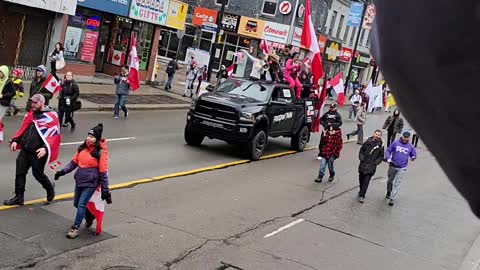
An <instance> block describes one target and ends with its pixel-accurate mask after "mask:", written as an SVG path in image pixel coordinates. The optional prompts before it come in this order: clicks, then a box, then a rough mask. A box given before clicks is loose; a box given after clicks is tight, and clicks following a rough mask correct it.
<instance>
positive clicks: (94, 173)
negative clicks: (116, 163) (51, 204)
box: [55, 123, 112, 239]
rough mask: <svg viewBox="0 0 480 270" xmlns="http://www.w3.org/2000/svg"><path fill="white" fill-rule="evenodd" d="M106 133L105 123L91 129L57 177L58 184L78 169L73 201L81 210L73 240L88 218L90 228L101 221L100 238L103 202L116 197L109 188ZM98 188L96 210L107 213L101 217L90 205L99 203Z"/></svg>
mask: <svg viewBox="0 0 480 270" xmlns="http://www.w3.org/2000/svg"><path fill="white" fill-rule="evenodd" d="M102 133H103V124H101V123H100V124H98V125H97V126H95V127H93V128H92V129H90V131H89V132H88V136H87V138H86V139H85V141H84V142H83V144H82V145H80V146H79V147H78V150H77V151H76V152H75V154H74V155H73V158H72V160H71V161H70V163H69V164H68V165H67V166H65V168H63V169H62V170H60V171H58V172H56V173H55V180H58V179H60V177H62V176H64V175H66V174H69V173H71V172H72V171H74V170H75V169H76V170H77V171H76V172H75V176H74V178H75V192H74V197H73V205H74V206H75V208H77V214H76V215H75V221H74V223H73V225H72V227H71V229H70V230H69V231H68V233H67V238H69V239H73V238H76V237H77V236H78V235H79V233H80V231H79V230H80V225H82V222H83V219H84V218H85V220H86V224H85V226H86V227H87V228H90V227H91V226H92V225H93V220H94V219H95V218H97V234H99V233H100V232H101V230H99V228H100V229H101V223H100V227H99V224H98V220H100V222H101V219H102V217H103V212H104V210H105V203H104V202H103V200H105V201H106V202H107V203H108V204H111V203H112V195H111V193H110V190H109V186H108V151H107V142H106V140H105V139H102ZM98 188H100V190H101V195H100V198H101V200H99V201H97V202H96V203H97V205H98V208H95V209H100V210H103V211H100V212H101V213H97V212H96V210H95V209H91V210H92V211H90V207H88V205H89V201H90V200H91V199H95V198H94V194H95V192H96V191H97V189H98ZM97 199H98V198H97ZM87 208H88V210H87ZM92 212H93V213H92ZM98 214H100V215H98Z"/></svg>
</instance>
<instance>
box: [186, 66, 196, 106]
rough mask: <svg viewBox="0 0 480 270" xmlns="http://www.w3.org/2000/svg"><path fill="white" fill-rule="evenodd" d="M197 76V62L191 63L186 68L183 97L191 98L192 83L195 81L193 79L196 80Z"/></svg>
mask: <svg viewBox="0 0 480 270" xmlns="http://www.w3.org/2000/svg"><path fill="white" fill-rule="evenodd" d="M197 74H198V67H197V62H193V63H192V64H191V65H189V66H188V71H187V78H186V81H185V92H184V93H183V97H187V96H189V97H193V82H194V81H195V78H197Z"/></svg>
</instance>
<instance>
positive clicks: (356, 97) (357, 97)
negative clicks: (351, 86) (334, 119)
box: [348, 90, 362, 120]
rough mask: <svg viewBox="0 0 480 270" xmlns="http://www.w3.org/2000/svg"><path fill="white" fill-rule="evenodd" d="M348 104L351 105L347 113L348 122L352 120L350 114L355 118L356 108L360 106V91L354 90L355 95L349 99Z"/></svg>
mask: <svg viewBox="0 0 480 270" xmlns="http://www.w3.org/2000/svg"><path fill="white" fill-rule="evenodd" d="M350 102H351V103H352V107H351V108H350V112H349V113H348V120H352V113H353V117H356V116H357V110H358V106H360V104H362V96H360V91H358V90H355V94H354V95H353V96H352V97H351V98H350Z"/></svg>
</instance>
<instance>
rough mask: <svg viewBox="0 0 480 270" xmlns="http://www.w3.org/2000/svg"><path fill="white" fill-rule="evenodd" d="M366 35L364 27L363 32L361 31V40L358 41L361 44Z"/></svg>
mask: <svg viewBox="0 0 480 270" xmlns="http://www.w3.org/2000/svg"><path fill="white" fill-rule="evenodd" d="M364 37H365V29H362V32H360V40H359V41H358V42H359V43H360V44H363V38H364Z"/></svg>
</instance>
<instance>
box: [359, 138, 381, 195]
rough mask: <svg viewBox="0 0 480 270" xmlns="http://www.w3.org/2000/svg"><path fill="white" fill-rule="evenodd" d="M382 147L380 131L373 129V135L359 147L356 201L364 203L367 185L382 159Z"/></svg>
mask: <svg viewBox="0 0 480 270" xmlns="http://www.w3.org/2000/svg"><path fill="white" fill-rule="evenodd" d="M384 152H385V150H384V148H383V142H382V131H381V130H378V129H377V130H375V133H374V134H373V137H370V138H368V139H367V141H366V142H365V143H363V145H362V147H361V148H360V152H359V153H358V158H359V159H360V165H358V174H359V182H360V191H359V192H358V201H359V202H360V203H364V201H365V194H366V193H367V189H368V185H369V184H370V180H371V179H372V177H373V175H375V172H376V171H377V166H378V165H380V163H382V161H383V155H384Z"/></svg>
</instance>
